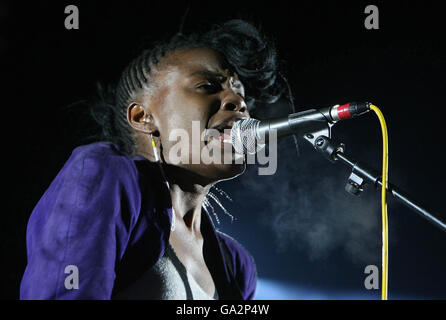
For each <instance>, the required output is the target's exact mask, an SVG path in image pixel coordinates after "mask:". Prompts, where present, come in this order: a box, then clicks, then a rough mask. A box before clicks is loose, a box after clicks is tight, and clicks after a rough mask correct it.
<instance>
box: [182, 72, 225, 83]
mask: <svg viewBox="0 0 446 320" xmlns="http://www.w3.org/2000/svg"><path fill="white" fill-rule="evenodd" d="M194 76H205V77H211V78H220V79H221V81H225V80H226V79H227V78H228V77H227V76H225V75H223V74H222V73H219V72H214V71H210V70H199V71H195V72H192V73H191V74H190V75H189V77H194Z"/></svg>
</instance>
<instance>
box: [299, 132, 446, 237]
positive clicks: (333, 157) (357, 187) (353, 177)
mask: <svg viewBox="0 0 446 320" xmlns="http://www.w3.org/2000/svg"><path fill="white" fill-rule="evenodd" d="M327 129H328V130H327ZM318 133H326V134H327V133H328V134H327V135H328V136H330V130H329V128H326V129H325V130H324V129H323V130H321V131H319V132H315V135H316V137H315V135H313V134H309V133H308V134H306V135H305V136H304V138H305V139H306V140H307V141H309V142H310V143H311V144H312V145H313V146H314V148H315V149H316V150H317V151H318V152H320V153H322V154H323V155H324V157H325V158H327V159H328V160H330V161H331V162H336V161H340V162H341V163H343V164H346V165H347V166H349V167H350V168H351V169H352V173H351V174H350V176H349V178H348V182H347V184H346V186H345V190H346V191H348V192H349V193H351V194H353V195H357V196H358V195H360V194H361V192H362V191H363V190H364V185H365V184H366V183H369V184H371V185H373V186H374V187H375V189H378V188H379V187H381V188H382V187H383V186H382V181H381V173H380V172H378V171H376V170H375V169H373V168H371V167H369V166H368V165H366V164H365V163H363V162H360V161H356V160H354V159H353V158H351V157H350V156H348V155H346V154H345V152H344V150H345V145H344V144H342V143H340V144H338V145H335V144H334V143H333V142H332V141H331V139H330V138H328V137H327V136H325V135H323V134H318ZM387 192H388V194H390V195H391V196H393V197H394V198H395V199H397V200H398V201H400V202H402V203H404V204H405V205H406V206H407V207H409V208H411V209H412V210H414V211H415V212H416V213H418V214H419V215H420V216H422V217H423V218H425V219H427V220H428V221H429V222H431V223H432V224H434V225H435V226H437V227H439V228H440V229H441V230H443V231H446V224H445V223H444V222H442V221H441V220H439V219H437V218H436V217H434V216H433V215H432V214H431V213H429V212H428V211H427V210H426V209H425V208H423V207H422V206H421V205H420V204H418V203H417V202H415V201H414V200H412V199H411V198H410V197H409V196H408V195H407V194H406V193H405V192H404V191H402V190H401V189H399V188H398V187H396V186H395V185H392V184H391V183H388V188H387Z"/></svg>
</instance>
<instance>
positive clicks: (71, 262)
mask: <svg viewBox="0 0 446 320" xmlns="http://www.w3.org/2000/svg"><path fill="white" fill-rule="evenodd" d="M125 160H126V159H125V157H123V156H118V155H113V154H110V153H109V152H107V150H101V149H96V150H95V149H86V150H85V148H84V149H83V148H82V147H79V148H77V149H75V151H74V152H73V154H72V155H71V157H70V159H69V160H68V161H67V163H66V164H65V166H64V167H63V168H62V170H61V171H60V172H59V174H58V175H57V176H56V178H55V179H54V181H53V182H52V183H51V185H50V187H49V188H48V189H47V191H46V192H45V194H44V195H43V197H42V198H41V199H40V201H39V202H38V204H37V205H36V207H35V208H34V210H33V212H32V214H31V217H30V220H29V222H28V227H27V241H26V242H27V258H28V264H27V267H26V269H25V273H24V275H23V278H22V282H21V286H20V298H21V299H110V298H111V294H112V290H113V284H114V280H115V266H116V264H117V262H119V259H120V258H121V257H122V255H123V253H124V250H125V248H126V246H127V243H128V239H129V234H130V231H131V228H132V224H133V221H134V220H135V215H136V214H137V212H139V208H138V201H139V199H138V192H137V189H136V188H137V186H136V185H135V184H134V183H132V180H133V181H134V180H135V179H131V178H132V175H136V172H135V171H132V168H131V166H130V164H129V162H128V161H125Z"/></svg>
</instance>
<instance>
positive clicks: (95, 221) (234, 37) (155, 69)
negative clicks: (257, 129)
mask: <svg viewBox="0 0 446 320" xmlns="http://www.w3.org/2000/svg"><path fill="white" fill-rule="evenodd" d="M276 69H277V67H276V53H275V49H274V48H273V46H272V44H271V43H270V42H269V41H267V40H266V39H265V38H264V37H263V36H262V35H261V34H260V33H259V31H258V30H257V29H256V28H254V27H253V26H252V25H251V24H249V23H247V22H245V21H243V20H231V21H228V22H226V23H224V24H222V25H218V26H214V27H212V28H210V29H208V30H206V32H202V33H194V34H191V35H183V34H177V35H175V36H174V37H173V38H171V39H168V40H166V41H164V42H160V43H157V44H156V45H154V46H152V47H151V48H150V49H146V50H144V51H142V52H141V54H140V55H139V56H138V57H136V58H135V59H134V60H133V61H132V62H131V63H130V64H129V65H128V66H127V68H126V69H125V70H124V72H123V73H122V76H121V79H120V81H119V83H118V84H117V86H116V87H115V88H114V90H113V91H112V92H109V91H107V90H106V92H103V96H104V101H103V103H101V104H95V105H94V106H93V107H92V114H93V116H94V119H95V120H96V121H97V122H98V123H99V124H100V125H101V127H102V136H101V139H100V141H98V142H94V143H90V144H87V145H82V146H79V147H77V148H76V149H74V151H73V153H72V154H71V156H70V158H69V159H68V161H67V162H66V163H65V165H64V166H63V168H62V169H61V171H60V172H59V173H58V175H57V176H56V178H55V179H54V181H53V182H52V183H51V185H50V186H49V188H48V189H47V190H46V192H45V194H44V195H43V196H42V198H41V199H40V201H39V202H38V204H37V205H36V207H35V208H34V210H33V212H32V214H31V217H30V220H29V222H28V228H27V252H28V254H27V258H28V262H27V263H28V264H27V267H26V270H25V273H24V276H23V279H22V282H21V288H20V291H21V292H20V295H21V299H252V298H253V297H254V293H255V288H256V269H255V264H254V261H253V258H252V257H251V255H250V254H249V253H248V252H247V251H246V249H244V248H243V247H242V246H241V245H240V244H239V243H238V242H237V241H236V240H234V239H233V238H231V237H229V236H228V235H226V234H224V233H222V232H220V231H217V230H216V229H215V227H214V225H213V222H212V220H211V218H210V216H209V215H208V213H207V211H206V210H203V209H206V201H207V200H206V196H207V195H208V193H209V191H210V188H211V187H213V186H214V185H215V184H216V183H218V182H219V181H221V180H225V179H231V178H234V177H236V176H238V175H240V174H242V173H243V171H244V170H245V163H244V162H243V161H242V162H240V161H239V162H237V161H231V162H230V163H227V161H226V162H225V161H223V160H222V161H221V162H218V161H214V162H211V163H208V162H206V163H205V162H203V161H201V159H199V160H200V161H198V162H194V161H192V160H191V159H192V157H193V155H192V150H193V149H194V146H195V147H196V146H197V144H199V146H200V148H199V149H200V150H203V149H206V148H207V149H212V150H214V151H215V150H219V152H221V155H222V157H221V158H222V159H223V156H226V158H228V153H229V158H230V159H232V160H234V159H236V158H237V155H236V154H235V152H234V151H233V149H232V148H225V146H226V145H227V144H228V140H227V135H225V134H224V129H230V128H231V126H232V124H233V123H234V121H237V120H239V119H242V118H247V117H249V110H251V107H252V106H253V105H254V102H255V101H261V102H266V103H269V102H272V101H274V100H276V99H277V98H278V97H279V95H280V93H281V91H282V90H281V87H282V86H281V85H279V84H278V81H276V79H278V77H279V76H278V75H277V70H276ZM106 93H108V94H110V93H112V97H111V98H110V97H109V96H107V95H106ZM194 126H196V128H199V133H203V132H205V133H206V132H209V131H210V129H214V130H215V131H217V132H218V134H217V135H214V136H213V138H210V139H201V140H198V142H197V140H193V139H192V137H193V136H194V134H195V135H196V132H194V130H195V129H194ZM195 131H196V130H195ZM176 132H182V133H187V136H188V137H189V139H190V140H189V142H190V143H192V144H195V145H191V148H188V149H187V150H189V151H188V152H189V154H187V155H188V157H183V158H182V159H188V161H180V162H178V161H177V162H174V161H172V160H171V158H172V155H175V154H176V152H173V151H174V150H176V149H174V148H177V147H178V145H177V143H178V141H177V140H176V139H172V138H171V137H172V134H174V133H176ZM192 140H193V141H192ZM203 140H204V141H203ZM219 148H220V149H219Z"/></svg>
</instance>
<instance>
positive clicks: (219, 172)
mask: <svg viewBox="0 0 446 320" xmlns="http://www.w3.org/2000/svg"><path fill="white" fill-rule="evenodd" d="M245 170H246V164H245V163H242V164H222V165H219V166H216V168H215V172H216V179H215V180H217V181H221V180H229V179H233V178H235V177H238V176H239V175H241V174H243V173H244V172H245Z"/></svg>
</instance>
